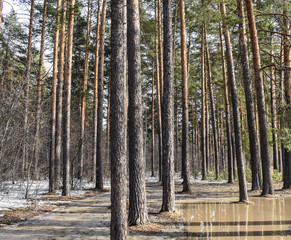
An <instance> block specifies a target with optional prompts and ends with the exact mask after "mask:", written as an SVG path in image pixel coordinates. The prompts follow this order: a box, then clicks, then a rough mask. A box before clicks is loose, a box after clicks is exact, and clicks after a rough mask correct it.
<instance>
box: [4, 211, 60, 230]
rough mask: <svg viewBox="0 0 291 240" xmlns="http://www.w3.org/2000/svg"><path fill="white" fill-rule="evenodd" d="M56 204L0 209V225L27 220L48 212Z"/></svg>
mask: <svg viewBox="0 0 291 240" xmlns="http://www.w3.org/2000/svg"><path fill="white" fill-rule="evenodd" d="M55 208H56V206H31V207H25V208H16V209H11V210H5V211H0V215H1V216H2V217H0V226H2V227H3V226H5V225H10V224H11V223H14V222H18V221H20V220H27V219H30V218H32V217H34V216H37V215H39V214H42V213H45V212H50V211H52V210H53V209H55Z"/></svg>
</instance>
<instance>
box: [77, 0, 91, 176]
mask: <svg viewBox="0 0 291 240" xmlns="http://www.w3.org/2000/svg"><path fill="white" fill-rule="evenodd" d="M90 7H91V1H90V0H88V10H87V29H86V46H85V62H84V77H83V92H82V102H81V128H80V129H81V132H80V144H79V146H80V154H79V169H78V170H79V174H78V178H79V179H80V180H82V178H83V169H84V138H85V123H86V93H87V82H88V71H89V69H88V65H89V44H90V34H91V9H90Z"/></svg>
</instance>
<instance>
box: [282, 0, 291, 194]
mask: <svg viewBox="0 0 291 240" xmlns="http://www.w3.org/2000/svg"><path fill="white" fill-rule="evenodd" d="M284 2H285V3H284V4H287V1H284ZM283 14H284V16H287V14H288V12H287V6H285V5H284V11H283ZM290 32H291V31H290V22H289V19H288V18H287V17H284V33H285V37H284V65H285V72H284V84H285V97H286V109H285V112H284V115H283V127H284V128H287V129H291V121H290V119H291V53H290V51H291V47H290V38H289V41H288V38H287V37H286V36H287V35H290ZM283 147H284V148H283V154H284V157H283V161H284V164H283V165H284V169H283V181H284V184H283V188H284V189H287V188H290V187H291V151H290V148H289V149H287V148H286V147H285V146H284V144H283Z"/></svg>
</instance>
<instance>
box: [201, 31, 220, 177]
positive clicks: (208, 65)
mask: <svg viewBox="0 0 291 240" xmlns="http://www.w3.org/2000/svg"><path fill="white" fill-rule="evenodd" d="M204 37H205V40H204V41H205V48H206V63H207V71H208V89H209V96H210V107H211V122H212V131H213V138H214V139H213V141H214V157H215V176H216V179H218V178H219V161H218V141H217V126H216V116H215V107H214V97H213V89H212V72H211V63H210V56H209V48H208V43H207V35H206V31H205V36H204ZM217 121H218V119H217Z"/></svg>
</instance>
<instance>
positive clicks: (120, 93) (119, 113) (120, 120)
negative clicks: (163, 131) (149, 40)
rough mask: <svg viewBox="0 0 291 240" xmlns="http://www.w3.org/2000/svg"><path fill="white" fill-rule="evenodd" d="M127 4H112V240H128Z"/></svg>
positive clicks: (116, 2)
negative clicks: (125, 14)
mask: <svg viewBox="0 0 291 240" xmlns="http://www.w3.org/2000/svg"><path fill="white" fill-rule="evenodd" d="M125 2H126V1H120V0H111V92H110V95H111V105H110V122H111V123H110V125H111V128H110V152H111V223H110V238H111V239H112V240H125V239H127V210H126V189H127V180H126V176H127V170H126V161H127V157H126V143H125V142H126V119H127V118H126V77H125V66H126V61H124V58H125V54H126V52H125V49H126V48H125V45H126V40H125V37H126V36H125V34H124V32H125V30H124V28H125V26H126V23H125V18H124V12H125V11H126V9H125V7H124V6H126V4H125Z"/></svg>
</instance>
